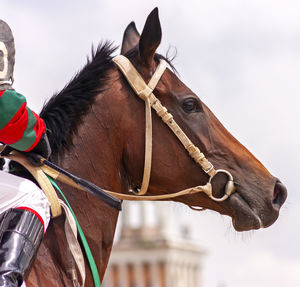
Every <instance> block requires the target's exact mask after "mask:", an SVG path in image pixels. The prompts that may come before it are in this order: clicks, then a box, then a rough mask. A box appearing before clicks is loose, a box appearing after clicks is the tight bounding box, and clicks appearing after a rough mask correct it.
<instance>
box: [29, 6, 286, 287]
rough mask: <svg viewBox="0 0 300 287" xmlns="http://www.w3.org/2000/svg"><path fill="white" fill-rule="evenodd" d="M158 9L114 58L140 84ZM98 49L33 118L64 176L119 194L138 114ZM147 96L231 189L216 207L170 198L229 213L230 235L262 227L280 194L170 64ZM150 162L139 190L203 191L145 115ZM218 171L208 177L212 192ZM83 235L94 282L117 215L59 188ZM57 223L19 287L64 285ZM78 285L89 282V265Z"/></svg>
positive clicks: (199, 176) (135, 175)
mask: <svg viewBox="0 0 300 287" xmlns="http://www.w3.org/2000/svg"><path fill="white" fill-rule="evenodd" d="M160 41H161V27H160V22H159V18H158V10H157V9H154V10H153V11H152V12H151V14H150V15H149V16H148V19H147V21H146V24H145V27H144V29H143V32H142V34H141V36H140V35H139V33H138V32H137V30H136V28H135V25H134V23H133V22H132V23H131V24H130V25H129V26H128V27H127V29H126V30H125V33H124V38H123V43H122V50H121V51H122V52H121V53H122V54H124V55H126V57H127V58H128V59H129V60H130V61H131V62H132V63H133V65H134V66H135V67H136V69H137V70H138V71H139V73H140V74H141V75H142V77H143V78H144V80H145V81H146V82H148V81H149V80H150V78H151V76H152V74H153V73H154V71H155V70H156V67H157V65H158V62H159V60H160V59H162V58H163V57H162V56H161V55H159V54H156V53H155V52H156V49H157V47H158V46H159V44H160ZM114 51H115V49H114V48H112V47H111V45H110V44H108V43H104V44H102V45H100V46H99V47H98V49H97V50H96V52H93V55H92V59H91V60H90V61H88V63H87V65H86V66H85V67H84V68H83V70H82V71H81V72H80V73H78V74H77V75H76V76H75V77H74V79H73V80H72V81H71V82H70V83H69V84H68V85H67V86H66V87H65V88H64V89H63V90H62V91H61V92H60V93H59V94H57V95H55V96H54V97H52V98H51V99H50V101H49V102H48V103H47V104H46V106H45V107H44V108H43V110H42V112H41V116H42V117H43V118H44V119H45V122H46V124H47V127H48V129H49V130H50V131H51V132H52V134H51V137H50V139H51V146H52V149H53V156H52V158H51V160H52V161H55V162H57V163H59V164H61V165H62V166H63V167H64V168H65V169H67V170H68V171H70V172H72V173H74V174H77V175H78V176H80V177H82V178H85V179H88V180H90V181H92V182H94V183H95V184H97V185H99V186H101V187H103V188H105V189H107V190H112V191H115V192H118V193H129V190H130V189H134V188H136V187H140V186H141V181H142V176H143V165H144V152H145V146H144V145H145V138H144V134H145V131H144V130H145V115H144V113H145V109H144V102H143V101H142V100H140V99H139V98H138V97H137V96H136V95H135V93H134V92H133V90H132V89H131V87H130V86H129V84H128V83H127V81H126V79H125V78H124V76H123V75H122V74H121V73H120V71H119V70H118V68H117V67H116V65H115V64H114V63H113V61H112V53H113V52H114ZM168 62H169V65H170V67H171V69H167V70H166V71H165V72H164V74H163V75H162V78H161V79H160V81H159V83H158V85H157V87H156V88H155V91H154V93H155V95H156V96H157V97H158V98H159V100H160V101H161V102H162V104H163V105H164V106H166V107H167V108H168V110H169V111H170V112H171V113H172V114H173V116H174V119H175V120H176V122H177V123H178V124H179V126H181V128H182V129H183V130H184V132H185V133H186V134H187V135H188V137H189V138H190V139H191V140H192V141H193V143H194V144H195V145H196V146H198V147H199V148H200V149H201V150H202V151H203V153H204V154H205V156H206V157H207V158H208V159H209V161H210V162H212V163H213V164H214V166H215V167H216V168H221V169H226V170H228V171H230V172H231V174H232V175H233V178H234V183H235V186H236V192H235V193H234V194H233V195H232V196H230V198H229V199H227V200H225V201H223V202H215V201H212V200H211V199H210V198H208V197H207V196H206V195H205V194H201V193H200V194H194V195H186V196H182V197H178V198H177V199H174V200H176V201H179V202H182V203H184V204H186V205H189V206H198V207H204V208H208V209H211V210H215V211H217V212H219V213H221V214H224V215H228V216H230V217H232V222H233V225H234V227H235V229H236V230H238V231H243V230H250V229H258V228H260V227H267V226H270V225H271V224H272V223H274V222H275V220H276V219H277V217H278V214H279V209H280V207H281V206H282V204H283V203H284V201H285V199H286V189H285V187H284V186H283V184H281V183H280V181H279V180H278V179H277V178H275V177H273V176H272V175H271V174H270V173H269V172H268V171H267V170H266V168H265V167H264V166H263V165H262V164H261V163H260V162H259V161H258V160H257V159H256V158H255V157H254V156H253V155H252V154H251V153H250V152H249V151H248V150H247V149H246V148H245V147H244V146H243V145H242V144H240V143H239V142H238V141H237V140H236V139H235V138H234V137H233V136H232V135H231V134H230V133H229V132H228V131H227V130H226V129H225V128H224V127H223V125H222V124H221V123H220V122H219V121H218V119H217V118H216V117H215V116H214V114H213V113H212V112H211V111H210V110H209V109H208V107H207V106H206V105H205V104H204V103H203V102H202V101H201V100H200V99H199V98H198V97H197V96H196V95H195V94H194V93H193V92H192V91H191V90H190V89H189V88H188V87H186V86H185V85H184V84H183V83H182V82H181V81H180V80H179V79H178V77H177V76H176V72H175V71H174V68H173V66H172V64H171V63H170V61H168ZM152 117H153V158H152V169H151V180H150V185H149V189H148V194H151V195H158V194H165V193H173V192H176V191H179V190H182V189H186V188H189V187H193V186H196V185H203V184H205V183H206V182H207V181H208V176H207V174H205V173H204V172H203V170H202V169H201V168H200V167H199V165H197V164H196V163H195V162H194V161H193V160H192V159H191V158H190V157H189V155H188V153H187V152H186V150H185V149H184V148H183V147H182V145H181V144H180V142H179V141H178V140H177V139H176V137H175V136H174V134H173V133H172V132H171V131H170V130H169V129H168V127H167V126H166V125H165V124H164V123H162V121H161V120H160V119H159V118H158V116H157V115H156V114H155V113H153V114H152ZM225 179H226V178H224V175H222V174H220V175H219V174H218V175H217V176H216V178H215V179H214V180H213V190H214V195H215V196H220V194H221V193H222V192H223V188H224V184H225ZM63 190H64V193H65V195H66V196H67V198H68V200H69V202H70V203H71V205H72V207H73V209H74V211H75V213H76V215H77V217H78V219H79V222H80V223H81V226H82V228H83V230H84V232H85V234H86V237H87V239H88V242H89V244H90V247H91V250H92V253H93V255H94V257H95V261H96V263H97V267H98V270H99V271H100V277H101V280H102V278H103V276H104V272H105V269H106V266H107V262H108V259H109V255H110V251H111V247H112V243H113V238H114V232H115V227H116V223H117V219H118V211H117V210H116V209H114V208H112V207H110V206H108V205H107V204H105V203H104V202H102V201H100V200H98V199H96V198H94V197H93V196H91V195H89V194H87V193H85V192H81V191H76V190H74V189H72V188H69V187H66V186H64V187H63ZM64 238H65V236H64V234H63V219H62V218H61V217H60V218H57V219H55V220H52V222H51V224H50V226H49V228H48V230H47V233H46V237H45V239H44V241H43V243H42V245H41V248H40V249H39V252H38V255H37V258H36V260H35V262H34V265H33V268H32V270H31V272H30V274H29V276H28V280H27V285H28V286H72V283H71V281H70V279H69V276H68V274H67V272H66V269H67V266H66V264H67V262H66V257H67V256H66V253H67V251H66V250H67V248H66V242H65V240H64ZM86 270H87V281H86V286H92V285H93V283H92V278H91V274H90V271H89V269H88V267H87V266H86Z"/></svg>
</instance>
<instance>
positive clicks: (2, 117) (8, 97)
mask: <svg viewBox="0 0 300 287" xmlns="http://www.w3.org/2000/svg"><path fill="white" fill-rule="evenodd" d="M25 102H26V99H25V97H24V96H22V95H21V94H18V93H17V92H16V91H15V90H6V91H5V92H4V94H3V95H2V97H0V129H3V128H4V127H5V126H6V125H7V124H8V123H9V122H10V120H11V119H12V118H13V117H14V115H15V114H16V113H17V112H18V110H19V109H20V108H21V106H22V105H23V104H24V103H25Z"/></svg>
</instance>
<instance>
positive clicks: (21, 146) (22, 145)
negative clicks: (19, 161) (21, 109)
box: [10, 107, 36, 151]
mask: <svg viewBox="0 0 300 287" xmlns="http://www.w3.org/2000/svg"><path fill="white" fill-rule="evenodd" d="M27 112H28V123H27V127H26V129H25V131H24V134H23V137H22V138H21V139H20V140H19V141H17V142H15V143H13V144H11V145H10V146H11V147H13V148H15V149H17V150H22V151H23V150H27V149H29V148H30V147H31V146H32V145H33V144H34V142H35V140H36V133H35V130H34V127H35V125H36V118H35V116H34V115H33V113H32V112H31V110H30V109H29V108H28V107H27Z"/></svg>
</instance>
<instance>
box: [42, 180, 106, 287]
mask: <svg viewBox="0 0 300 287" xmlns="http://www.w3.org/2000/svg"><path fill="white" fill-rule="evenodd" d="M47 177H48V178H49V180H50V182H51V183H52V185H53V186H54V187H55V188H56V190H58V191H59V193H60V194H61V196H62V197H63V199H64V201H65V202H66V204H67V205H68V207H69V208H70V211H71V213H72V215H73V217H74V219H75V222H76V226H77V230H78V233H79V236H80V238H81V242H82V245H83V248H84V251H85V254H86V256H87V259H88V262H89V264H90V268H91V271H92V275H93V280H94V286H95V287H101V283H100V278H99V273H98V269H97V266H96V263H95V260H94V257H93V254H92V251H91V249H90V247H89V244H88V242H87V240H86V238H85V235H84V233H83V231H82V229H81V226H80V224H79V222H78V220H77V217H76V215H75V213H74V211H73V209H72V207H71V205H70V204H69V202H68V200H67V198H66V197H65V195H64V194H63V192H62V191H61V189H60V188H59V186H58V185H57V184H56V182H55V181H54V179H53V178H52V177H50V176H48V175H47Z"/></svg>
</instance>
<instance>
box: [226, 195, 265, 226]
mask: <svg viewBox="0 0 300 287" xmlns="http://www.w3.org/2000/svg"><path fill="white" fill-rule="evenodd" d="M230 202H231V204H232V206H233V207H234V208H233V215H232V225H233V227H234V229H235V230H236V231H248V230H252V229H260V228H263V227H264V225H263V222H262V220H261V218H260V217H259V215H258V213H257V212H256V211H255V210H254V209H253V208H251V206H250V205H249V203H248V202H247V201H246V200H245V199H244V198H243V197H242V196H241V195H240V194H239V193H237V192H236V193H234V194H233V195H232V196H231V197H230Z"/></svg>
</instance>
